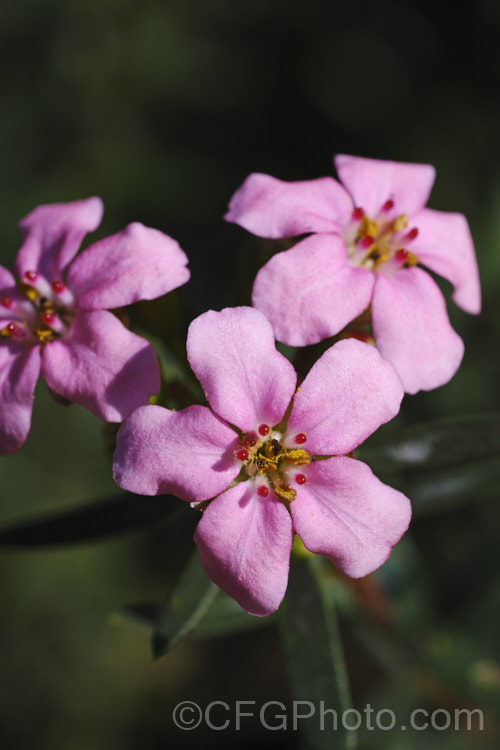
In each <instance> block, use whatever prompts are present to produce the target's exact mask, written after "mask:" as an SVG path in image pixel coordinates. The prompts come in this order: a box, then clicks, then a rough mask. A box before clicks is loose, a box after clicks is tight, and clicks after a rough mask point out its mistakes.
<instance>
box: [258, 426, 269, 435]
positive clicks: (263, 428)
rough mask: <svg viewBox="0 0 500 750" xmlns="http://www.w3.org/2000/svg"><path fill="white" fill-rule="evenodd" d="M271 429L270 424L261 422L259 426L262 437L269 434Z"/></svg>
mask: <svg viewBox="0 0 500 750" xmlns="http://www.w3.org/2000/svg"><path fill="white" fill-rule="evenodd" d="M270 431H271V428H270V427H269V425H268V424H261V425H260V426H259V435H262V437H265V436H266V435H269V433H270Z"/></svg>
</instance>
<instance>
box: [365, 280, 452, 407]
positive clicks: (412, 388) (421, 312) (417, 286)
mask: <svg viewBox="0 0 500 750" xmlns="http://www.w3.org/2000/svg"><path fill="white" fill-rule="evenodd" d="M372 319H373V331H374V335H375V340H376V342H377V347H378V348H379V350H380V353H381V355H382V356H383V357H384V359H387V360H388V361H389V362H390V363H391V364H392V365H393V366H394V367H395V369H396V371H397V373H398V375H399V376H400V378H401V380H402V381H403V384H404V387H405V391H406V392H407V393H416V392H417V391H419V390H424V391H429V390H431V389H432V388H437V387H438V386H440V385H444V384H445V383H447V382H448V381H449V380H451V378H452V377H453V375H454V374H455V373H456V371H457V370H458V368H459V366H460V362H461V361H462V356H463V352H464V345H463V341H462V339H461V338H460V336H458V334H456V333H455V331H454V330H453V328H452V327H451V325H450V321H449V320H448V313H447V312H446V304H445V301H444V297H443V295H442V294H441V291H440V290H439V287H438V286H437V284H436V283H435V282H434V280H433V279H432V278H431V277H430V276H429V274H428V273H426V272H425V271H423V270H422V269H421V268H406V269H401V270H399V271H397V272H396V274H395V275H394V277H390V276H387V275H386V274H384V273H379V274H378V276H377V281H376V283H375V291H374V294H373V302H372Z"/></svg>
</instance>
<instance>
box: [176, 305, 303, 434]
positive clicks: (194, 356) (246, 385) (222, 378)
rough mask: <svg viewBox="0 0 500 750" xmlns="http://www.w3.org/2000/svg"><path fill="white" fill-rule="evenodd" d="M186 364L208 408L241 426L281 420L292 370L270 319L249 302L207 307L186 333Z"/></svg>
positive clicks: (290, 393)
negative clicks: (217, 308) (278, 346)
mask: <svg viewBox="0 0 500 750" xmlns="http://www.w3.org/2000/svg"><path fill="white" fill-rule="evenodd" d="M187 354H188V359H189V362H190V365H191V367H192V369H193V372H194V373H195V375H196V377H197V378H198V380H199V381H200V383H201V386H202V388H203V390H204V391H205V395H206V397H207V400H208V402H209V404H210V406H211V407H212V409H213V410H214V411H215V412H216V413H217V414H218V415H219V416H221V417H222V418H223V419H225V420H227V421H228V422H230V423H231V424H234V425H236V426H237V427H239V428H240V430H243V431H244V432H247V431H249V430H254V429H256V427H257V426H258V425H259V424H261V423H262V422H265V423H266V424H268V425H275V424H277V423H278V422H280V421H281V419H282V418H283V415H284V413H285V411H286V408H287V406H288V404H289V403H290V399H291V398H292V396H293V393H294V390H295V384H296V380H297V376H296V374H295V370H294V368H293V366H292V365H291V364H290V362H289V361H288V360H287V359H286V358H285V357H284V356H283V355H282V354H280V353H279V352H277V351H276V348H275V346H274V336H273V329H272V328H271V324H270V323H269V322H268V321H267V320H266V318H265V317H264V315H263V314H262V313H261V312H259V310H255V309H254V308H252V307H234V308H232V307H228V308H226V309H224V310H221V311H220V312H214V310H209V311H208V312H206V313H203V315H200V316H199V317H198V318H196V319H195V320H193V322H192V323H191V325H190V326H189V331H188V337H187Z"/></svg>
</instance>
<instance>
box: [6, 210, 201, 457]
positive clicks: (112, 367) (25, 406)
mask: <svg viewBox="0 0 500 750" xmlns="http://www.w3.org/2000/svg"><path fill="white" fill-rule="evenodd" d="M102 212H103V206H102V202H101V200H100V199H99V198H89V199H87V200H82V201H75V202H74V203H66V204H55V205H47V206H39V207H38V208H36V209H35V210H34V211H32V212H31V213H30V214H28V216H26V218H24V219H23V220H22V221H21V222H20V224H19V230H20V234H21V239H22V245H21V248H20V250H19V253H18V255H17V258H16V261H15V265H14V270H15V273H16V275H17V277H18V279H19V280H18V281H17V282H16V280H15V278H14V276H12V274H11V273H10V272H9V271H8V270H7V269H5V268H3V267H2V266H0V392H1V400H0V453H12V452H14V451H16V450H18V449H19V448H20V447H21V445H22V444H23V443H24V441H25V440H26V438H27V436H28V432H29V429H30V425H31V412H32V407H33V391H34V388H35V384H36V381H37V379H38V376H39V374H40V371H41V373H42V375H43V377H44V378H45V381H46V382H47V384H48V385H49V387H50V388H52V390H54V391H55V392H56V393H58V394H60V395H61V396H63V397H64V398H66V399H69V400H70V401H74V402H76V403H78V404H81V405H82V406H85V407H86V408H87V409H90V411H92V412H93V413H94V414H96V415H97V416H98V417H101V419H105V420H106V421H109V422H120V421H122V420H123V419H124V417H126V416H127V414H130V412H131V411H132V410H133V409H135V408H136V407H138V406H140V405H142V404H145V403H147V401H148V399H149V397H150V396H151V395H152V394H154V393H156V392H157V391H158V389H159V387H160V373H159V368H158V363H157V360H156V356H155V353H154V350H153V348H152V346H151V345H150V344H149V343H148V342H147V341H146V340H145V339H143V338H141V337H140V336H136V335H135V334H134V333H132V332H131V331H129V330H128V329H127V328H125V326H123V325H122V323H121V322H120V321H119V320H118V318H116V317H115V316H114V315H113V314H112V313H110V312H108V309H109V308H117V307H122V306H124V305H129V304H131V303H132V302H136V301H137V300H146V299H153V298H155V297H159V296H160V295H162V294H165V293H166V292H169V291H170V290H172V289H175V288H176V287H178V286H180V285H181V284H184V283H185V282H186V281H187V280H188V279H189V271H188V269H187V268H186V263H187V258H186V255H185V254H184V252H183V251H182V250H181V249H180V247H179V245H178V244H177V242H175V240H173V239H171V238H170V237H168V236H167V235H165V234H162V232H159V231H157V230H156V229H149V228H148V227H145V226H143V225H142V224H138V223H135V224H129V225H128V226H127V227H126V228H125V229H124V230H123V231H121V232H118V234H115V235H113V236H111V237H106V238H105V239H103V240H99V241H98V242H96V243H94V244H93V245H91V246H90V247H88V248H87V249H86V250H84V251H83V252H82V253H81V255H79V256H78V257H77V258H76V259H75V260H73V258H74V256H75V254H76V253H77V251H78V248H79V247H80V243H81V242H82V240H83V237H84V236H85V234H86V233H87V232H90V231H93V230H94V229H96V228H97V227H98V226H99V223H100V221H101V218H102Z"/></svg>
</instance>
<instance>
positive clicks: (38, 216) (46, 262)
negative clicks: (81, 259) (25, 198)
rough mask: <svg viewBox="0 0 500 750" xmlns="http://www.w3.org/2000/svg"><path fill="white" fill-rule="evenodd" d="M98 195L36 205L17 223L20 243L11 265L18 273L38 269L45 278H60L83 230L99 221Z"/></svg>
mask: <svg viewBox="0 0 500 750" xmlns="http://www.w3.org/2000/svg"><path fill="white" fill-rule="evenodd" d="M102 213H103V205H102V201H101V199H100V198H87V200H83V201H74V202H73V203H54V204H52V205H46V206H38V208H35V210H34V211H32V212H31V213H29V214H28V215H27V216H25V218H24V219H22V220H21V221H20V223H19V233H20V235H21V239H22V241H23V244H22V245H21V249H20V250H19V252H18V254H17V258H16V262H15V265H14V270H15V272H16V274H17V275H18V276H22V275H23V273H25V272H26V271H38V272H39V273H41V274H43V275H44V276H46V277H47V278H48V279H49V281H52V280H60V279H61V275H62V271H63V270H64V268H65V267H66V266H67V265H68V263H69V262H70V260H71V259H72V258H73V256H74V255H75V253H76V252H77V251H78V248H79V247H80V244H81V242H82V240H83V238H84V236H85V235H86V234H87V232H93V231H94V229H97V227H98V226H99V224H100V223H101V219H102Z"/></svg>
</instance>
